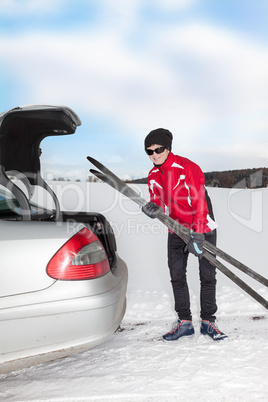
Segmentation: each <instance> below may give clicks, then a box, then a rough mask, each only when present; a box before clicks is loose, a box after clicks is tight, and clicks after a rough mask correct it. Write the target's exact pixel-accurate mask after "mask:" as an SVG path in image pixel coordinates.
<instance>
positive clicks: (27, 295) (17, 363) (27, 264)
mask: <svg viewBox="0 0 268 402" xmlns="http://www.w3.org/2000/svg"><path fill="white" fill-rule="evenodd" d="M80 124H81V122H80V119H79V117H78V116H77V115H76V114H75V113H74V112H73V111H72V110H71V109H70V108H67V107H63V106H61V107H59V106H36V105H33V106H25V107H18V108H15V109H12V110H10V111H8V112H5V113H2V114H0V373H4V372H8V371H12V370H16V369H19V368H22V367H26V366H30V365H33V364H37V363H40V362H44V361H48V360H53V359H57V358H60V357H64V356H68V355H70V354H72V353H76V352H79V351H83V350H86V349H90V348H92V347H94V346H96V345H98V344H101V343H102V342H104V341H105V340H107V339H108V338H109V337H110V336H111V335H112V334H113V332H114V331H115V330H116V329H117V328H118V326H119V325H120V322H121V320H122V318H123V316H124V313H125V308H126V288H127V275H128V274H127V266H126V264H125V263H124V261H122V259H120V257H119V256H118V253H117V249H116V242H115V237H114V234H113V231H112V228H111V226H110V225H109V223H108V221H107V220H106V218H105V217H104V216H103V215H101V214H99V213H88V212H79V213H71V212H70V213H68V212H62V211H61V210H60V206H59V202H58V200H57V196H56V194H55V193H54V192H53V191H52V190H51V188H50V187H49V186H48V185H47V184H46V182H45V181H44V180H43V179H42V177H41V174H40V142H41V141H42V140H43V138H45V137H47V136H53V135H67V134H73V133H74V132H75V131H76V128H77V126H79V125H80ZM38 187H40V188H42V191H46V192H48V194H49V196H50V197H52V200H53V205H54V207H53V208H51V209H47V208H45V207H44V206H41V205H38V203H36V202H33V201H32V200H33V195H34V191H35V190H36V189H37V188H38Z"/></svg>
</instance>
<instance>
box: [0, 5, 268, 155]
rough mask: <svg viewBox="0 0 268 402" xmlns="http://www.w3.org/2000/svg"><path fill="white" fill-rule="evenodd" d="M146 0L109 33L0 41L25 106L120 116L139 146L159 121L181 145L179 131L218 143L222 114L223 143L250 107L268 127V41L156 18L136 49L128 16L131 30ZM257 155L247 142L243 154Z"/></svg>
mask: <svg viewBox="0 0 268 402" xmlns="http://www.w3.org/2000/svg"><path fill="white" fill-rule="evenodd" d="M108 3H109V4H110V7H111V8H110V10H111V12H115V5H116V4H118V2H117V0H115V1H112V2H111V3H110V2H108V0H105V1H103V2H102V5H104V4H106V5H107V7H108ZM50 4H51V3H50ZM159 4H160V3H159ZM162 4H163V3H162ZM170 4H171V3H170ZM138 6H139V2H133V4H131V5H130V2H125V3H123V5H122V8H121V9H120V15H121V16H124V15H125V16H126V19H125V20H124V18H122V19H121V23H120V24H121V25H120V24H118V26H114V25H113V24H112V22H111V24H110V25H109V24H108V25H107V27H106V28H107V29H102V30H101V31H100V30H99V29H98V30H97V31H95V32H93V31H92V30H88V31H85V30H82V29H81V31H80V32H79V31H76V32H71V33H68V32H67V33H66V32H65V33H64V34H62V33H61V34H60V33H56V32H53V33H51V32H50V33H45V32H36V33H35V34H34V35H33V34H32V33H31V34H25V35H24V36H23V35H22V34H20V35H18V36H13V37H10V38H5V39H0V51H1V54H2V66H5V68H6V70H7V71H8V72H9V74H11V76H12V77H14V79H15V80H16V85H17V88H16V90H17V95H18V98H20V99H22V98H23V97H24V98H25V101H23V103H55V104H57V103H59V104H62V103H64V104H67V105H69V106H71V107H73V108H74V109H75V111H76V112H77V113H78V114H79V115H80V114H81V113H82V112H83V113H90V114H92V113H93V114H95V115H96V116H99V117H100V118H102V117H104V118H105V119H109V120H114V122H115V124H116V125H118V126H121V127H122V128H124V129H125V132H126V134H127V135H133V134H134V133H135V138H134V140H136V141H137V142H138V143H139V144H140V142H141V138H142V139H143V137H144V133H146V132H148V131H149V130H151V129H153V128H155V127H159V126H164V127H167V128H169V129H170V130H171V131H173V132H176V133H177V134H178V140H177V143H176V144H177V147H178V148H179V146H180V144H181V136H180V133H181V132H182V133H183V142H184V146H185V147H187V146H192V145H193V143H194V142H195V141H197V142H199V143H200V142H203V143H205V144H206V146H207V147H209V146H212V145H213V142H214V141H215V138H218V137H219V134H218V133H217V132H215V131H214V127H215V125H216V124H217V123H218V122H219V121H220V123H219V124H221V121H225V122H227V124H228V125H229V127H230V126H232V130H230V132H229V131H226V133H225V135H224V136H222V138H221V139H220V141H219V143H218V144H217V146H222V144H229V143H231V142H236V139H235V138H233V139H232V138H231V136H240V137H241V136H242V134H243V132H244V131H247V132H249V130H250V127H251V128H252V127H253V126H252V125H251V126H250V125H249V126H247V124H246V121H248V120H249V115H250V114H252V115H254V114H255V115H260V116H262V114H263V116H262V125H263V127H266V126H267V124H268V121H267V116H266V114H265V115H264V112H265V111H267V105H268V68H267V67H268V48H267V47H265V46H264V45H260V44H257V43H256V42H253V41H250V40H249V39H248V38H246V37H243V36H241V35H240V36H239V35H238V34H237V33H235V32H231V31H228V30H226V29H223V28H219V27H215V26H208V25H204V24H201V23H200V22H199V23H195V24H185V25H180V26H169V27H167V26H165V27H163V25H161V26H160V25H157V24H155V25H154V26H150V27H149V29H148V30H147V31H146V34H145V37H144V42H143V44H142V46H140V47H130V46H129V45H128V44H127V40H126V36H125V33H126V31H127V30H128V29H129V26H128V24H127V21H128V18H127V16H131V17H130V19H131V21H132V24H133V25H132V28H133V27H134V26H135V24H136V23H137V9H138ZM32 7H33V6H32ZM106 13H107V14H106V16H108V15H109V8H108V9H107V10H106ZM132 16H133V19H132ZM107 20H108V18H107ZM24 98H23V99H24ZM14 106H15V105H14ZM212 126H213V128H212V129H211V127H212ZM209 129H210V130H211V131H209ZM235 130H237V131H235ZM220 133H221V135H222V130H220ZM239 149H240V148H239ZM252 149H254V148H252ZM264 149H265V148H264ZM266 149H267V148H266ZM228 152H232V147H231V148H230V149H228ZM249 152H250V149H248V148H247V149H244V155H248V153H249ZM254 152H255V151H254ZM239 155H240V156H241V157H242V153H240V154H239ZM258 155H260V153H259V152H257V149H256V152H255V156H256V157H257V156H258Z"/></svg>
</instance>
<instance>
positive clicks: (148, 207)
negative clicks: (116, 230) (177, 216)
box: [141, 202, 162, 219]
mask: <svg viewBox="0 0 268 402" xmlns="http://www.w3.org/2000/svg"><path fill="white" fill-rule="evenodd" d="M141 210H142V212H144V213H145V215H147V216H149V217H150V218H152V219H154V218H156V217H157V215H158V213H159V211H160V210H162V208H161V207H159V205H156V204H155V203H154V202H148V203H147V204H145V205H144V206H143V207H142V208H141Z"/></svg>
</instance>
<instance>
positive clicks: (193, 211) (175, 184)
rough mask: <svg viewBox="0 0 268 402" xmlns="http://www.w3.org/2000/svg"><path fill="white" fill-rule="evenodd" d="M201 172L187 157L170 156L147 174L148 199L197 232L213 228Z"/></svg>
mask: <svg viewBox="0 0 268 402" xmlns="http://www.w3.org/2000/svg"><path fill="white" fill-rule="evenodd" d="M204 185H205V178H204V174H203V172H202V170H201V169H200V167H199V166H198V165H196V164H195V163H194V162H192V161H190V160H189V159H187V158H183V157H181V156H177V155H174V154H173V153H172V152H170V153H169V156H168V158H167V160H166V161H165V162H164V163H163V165H161V166H159V167H157V166H155V167H153V169H151V171H150V172H149V175H148V186H149V192H150V200H151V201H152V202H154V203H155V204H157V205H159V206H161V207H162V208H163V209H164V211H165V212H166V213H167V214H168V215H169V216H170V217H171V218H173V219H175V220H176V221H177V222H179V223H180V224H182V225H183V226H185V227H187V228H188V229H192V230H193V231H196V232H199V233H207V232H210V231H211V230H213V229H215V228H216V226H217V225H216V224H215V222H214V221H213V220H212V219H211V217H210V216H209V211H208V206H207V201H206V196H205V187H204Z"/></svg>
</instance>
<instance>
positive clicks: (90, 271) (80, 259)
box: [47, 228, 110, 280]
mask: <svg viewBox="0 0 268 402" xmlns="http://www.w3.org/2000/svg"><path fill="white" fill-rule="evenodd" d="M109 270H110V265H109V261H108V258H107V255H106V252H105V250H104V248H103V245H102V244H101V242H100V241H99V239H98V238H97V236H96V235H95V234H94V233H93V232H91V231H90V230H89V229H88V228H83V229H81V230H80V231H79V232H77V233H76V234H75V235H74V236H73V237H71V238H70V239H69V240H68V241H67V242H66V243H65V244H64V245H63V246H62V247H61V248H60V249H59V250H58V251H57V252H56V254H54V256H53V257H52V258H51V260H50V261H49V263H48V265H47V274H48V275H49V276H51V277H52V278H54V279H62V280H79V279H80V280H81V279H93V278H99V277H100V276H103V275H105V274H107V272H109Z"/></svg>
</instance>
